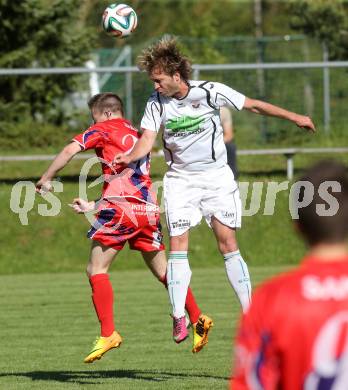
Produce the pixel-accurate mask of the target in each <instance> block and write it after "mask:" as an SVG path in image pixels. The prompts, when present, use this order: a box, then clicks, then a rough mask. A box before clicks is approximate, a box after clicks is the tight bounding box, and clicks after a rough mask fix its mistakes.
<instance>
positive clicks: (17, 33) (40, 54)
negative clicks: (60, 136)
mask: <svg viewBox="0 0 348 390" xmlns="http://www.w3.org/2000/svg"><path fill="white" fill-rule="evenodd" d="M79 9H80V2H79V1H78V0H56V1H54V2H48V1H45V0H22V1H20V2H14V1H11V0H0V19H1V24H0V67H1V68H21V67H23V68H28V67H29V68H30V67H68V66H83V64H84V61H85V60H86V59H87V58H88V57H89V55H90V51H91V47H93V41H92V34H91V33H90V31H89V30H88V29H86V28H85V27H83V25H82V23H81V22H80V20H79V19H80V18H79V15H80V13H79ZM76 82H77V77H76V76H70V75H55V76H53V75H49V76H32V77H26V76H25V77H24V76H17V77H14V76H8V77H3V76H2V77H0V88H1V92H2V93H1V97H0V116H2V118H7V119H8V120H11V121H20V120H23V116H24V115H25V113H27V114H28V115H30V116H31V117H32V118H35V119H36V120H37V119H39V118H44V119H46V120H47V119H51V120H53V121H54V122H55V123H58V124H59V123H61V122H62V120H63V119H64V115H62V112H61V110H57V109H56V107H58V104H57V102H58V101H59V100H60V99H62V98H63V97H64V96H66V94H67V93H69V92H71V91H73V90H74V88H75V87H76ZM59 106H60V105H59Z"/></svg>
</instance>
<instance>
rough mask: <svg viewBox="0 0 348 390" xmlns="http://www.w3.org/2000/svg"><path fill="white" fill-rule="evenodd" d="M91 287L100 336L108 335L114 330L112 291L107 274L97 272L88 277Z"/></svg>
mask: <svg viewBox="0 0 348 390" xmlns="http://www.w3.org/2000/svg"><path fill="white" fill-rule="evenodd" d="M89 282H90V284H91V287H92V300H93V304H94V308H95V311H96V313H97V316H98V319H99V322H100V327H101V336H102V337H109V336H110V335H111V334H112V332H113V331H114V330H115V325H114V293H113V290H112V285H111V283H110V280H109V275H108V274H97V275H93V276H91V277H90V278H89Z"/></svg>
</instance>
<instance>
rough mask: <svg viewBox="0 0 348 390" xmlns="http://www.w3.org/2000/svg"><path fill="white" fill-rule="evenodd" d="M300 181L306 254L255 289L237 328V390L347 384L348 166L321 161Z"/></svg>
mask: <svg viewBox="0 0 348 390" xmlns="http://www.w3.org/2000/svg"><path fill="white" fill-rule="evenodd" d="M298 185H299V186H303V187H302V188H301V190H300V191H299V198H298V199H295V202H297V207H298V220H297V221H296V225H297V227H298V230H299V232H300V234H301V235H302V236H303V237H304V239H305V240H306V242H307V243H308V244H309V252H308V254H307V256H306V257H305V258H304V259H303V261H302V263H301V265H300V266H299V267H297V268H296V269H294V270H293V271H291V272H288V273H286V274H284V275H281V276H278V277H275V278H273V279H272V280H270V281H268V282H266V283H265V284H264V285H262V286H261V287H260V288H259V289H258V290H257V291H256V292H255V294H254V296H253V301H252V303H251V306H250V309H249V310H248V312H247V313H246V314H245V315H244V316H243V317H242V320H241V324H240V328H239V331H238V333H237V340H236V347H235V356H236V360H235V367H234V372H233V376H232V379H231V389H233V390H245V389H250V390H251V389H252V390H254V389H255V390H256V389H257V390H261V389H264V390H275V389H277V390H280V389H282V390H299V389H304V390H329V389H332V390H347V389H348V248H347V236H348V175H347V171H346V168H345V167H344V166H343V165H341V164H339V163H336V162H332V161H325V162H321V163H319V164H317V165H316V166H314V167H313V168H311V169H309V170H308V171H307V173H306V174H305V176H304V177H303V178H302V179H301V182H299V183H298ZM305 186H306V187H305ZM304 188H305V190H304ZM313 194H314V195H313ZM312 196H313V200H312V201H310V200H311V197H312ZM306 197H307V198H306ZM305 205H307V206H305ZM295 207H296V205H295Z"/></svg>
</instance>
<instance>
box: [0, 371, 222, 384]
mask: <svg viewBox="0 0 348 390" xmlns="http://www.w3.org/2000/svg"><path fill="white" fill-rule="evenodd" d="M1 377H25V378H28V379H31V380H33V381H56V382H63V383H78V384H81V385H83V384H84V385H87V384H91V385H96V384H103V383H104V382H102V381H100V380H101V379H137V380H142V381H149V382H165V381H168V380H170V379H180V378H181V379H184V378H187V379H189V378H191V379H194V378H196V379H199V378H208V379H221V380H228V379H229V378H228V377H225V376H216V375H209V374H194V373H192V374H191V373H182V372H181V373H179V372H164V371H155V370H108V371H29V372H11V373H0V378H1ZM92 380H93V381H92Z"/></svg>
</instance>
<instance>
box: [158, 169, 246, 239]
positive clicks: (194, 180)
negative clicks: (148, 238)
mask: <svg viewBox="0 0 348 390" xmlns="http://www.w3.org/2000/svg"><path fill="white" fill-rule="evenodd" d="M163 194H164V203H165V210H166V218H167V226H168V230H169V235H170V236H171V237H173V236H179V235H181V234H183V233H185V232H186V231H187V230H189V229H190V228H191V227H193V226H195V225H197V224H199V223H200V221H201V219H202V217H204V218H205V220H206V222H207V224H208V225H209V226H210V222H211V218H212V216H214V217H215V218H216V219H218V220H219V221H220V222H221V223H222V224H224V225H226V226H229V227H231V228H240V227H241V219H242V204H241V200H240V196H239V189H238V186H237V183H236V181H235V180H234V177H233V173H232V171H231V169H230V167H229V166H224V167H222V168H219V169H214V170H209V171H205V172H185V173H181V172H180V173H178V172H172V171H169V172H167V173H166V174H165V176H164V179H163Z"/></svg>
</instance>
